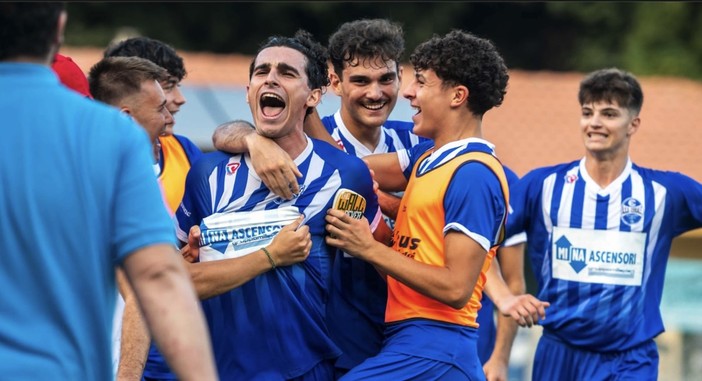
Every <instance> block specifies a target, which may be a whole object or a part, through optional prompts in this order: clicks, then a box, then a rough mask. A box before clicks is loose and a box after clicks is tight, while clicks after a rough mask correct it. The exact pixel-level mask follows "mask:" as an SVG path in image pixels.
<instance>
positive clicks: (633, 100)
mask: <svg viewBox="0 0 702 381" xmlns="http://www.w3.org/2000/svg"><path fill="white" fill-rule="evenodd" d="M578 101H579V102H580V105H584V104H586V103H591V102H599V101H606V102H617V104H619V106H621V107H625V108H628V109H629V110H632V111H634V113H636V114H638V113H639V112H640V111H641V106H642V105H643V91H642V90H641V85H640V84H639V81H638V80H636V77H634V75H633V74H631V73H629V72H626V71H623V70H619V69H617V68H609V69H600V70H596V71H593V72H592V73H590V74H588V75H587V76H586V77H585V78H584V79H583V80H582V82H580V90H579V91H578Z"/></svg>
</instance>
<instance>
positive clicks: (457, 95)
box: [451, 85, 470, 107]
mask: <svg viewBox="0 0 702 381" xmlns="http://www.w3.org/2000/svg"><path fill="white" fill-rule="evenodd" d="M469 93H470V92H469V91H468V88H467V87H465V86H463V85H458V86H454V87H453V89H452V91H451V106H452V107H458V106H461V105H463V104H464V103H466V102H468V95H469Z"/></svg>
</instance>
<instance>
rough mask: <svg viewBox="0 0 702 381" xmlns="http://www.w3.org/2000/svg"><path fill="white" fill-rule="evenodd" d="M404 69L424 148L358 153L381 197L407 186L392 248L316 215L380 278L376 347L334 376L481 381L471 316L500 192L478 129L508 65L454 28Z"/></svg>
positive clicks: (534, 309) (499, 175)
mask: <svg viewBox="0 0 702 381" xmlns="http://www.w3.org/2000/svg"><path fill="white" fill-rule="evenodd" d="M410 61H411V63H412V65H413V66H414V69H415V76H414V80H413V82H412V83H411V84H410V85H409V86H408V87H407V89H406V90H405V91H404V94H403V95H404V96H405V97H406V98H407V99H409V100H410V102H411V105H412V107H414V108H415V109H417V110H418V112H417V114H415V115H414V116H413V117H412V120H413V122H414V130H413V131H414V133H416V134H418V135H420V136H423V137H426V138H428V139H432V140H433V142H425V143H420V144H419V145H417V146H415V147H413V148H411V149H409V150H402V151H399V152H397V153H389V154H381V155H371V156H368V157H366V159H367V161H368V164H369V166H370V167H371V169H373V170H374V171H375V173H376V177H375V178H376V180H377V181H378V183H379V185H380V188H381V189H389V190H402V189H406V190H405V195H404V197H403V198H402V202H401V204H400V208H399V211H398V215H397V220H396V225H395V231H394V235H393V247H392V249H390V248H388V247H386V246H384V245H382V244H380V243H377V242H376V241H375V240H373V238H372V236H371V235H370V232H369V230H368V228H366V227H365V226H364V221H357V220H352V219H350V218H348V216H346V215H344V214H342V213H339V212H338V211H334V210H331V209H330V210H329V211H328V212H327V222H328V225H327V230H328V231H329V233H330V236H329V237H328V238H327V243H328V244H330V245H332V246H336V247H338V248H340V249H342V250H344V252H346V253H348V254H350V255H352V256H355V257H357V258H360V259H363V260H366V261H367V262H369V263H371V264H373V265H374V266H375V267H376V268H378V269H379V270H380V271H382V272H383V273H385V274H387V282H388V303H387V310H386V315H385V321H386V324H387V328H386V330H385V335H386V339H385V342H384V344H383V347H382V349H381V351H380V353H379V354H378V355H377V356H375V357H371V358H369V359H367V360H366V361H364V362H363V363H361V364H360V365H359V366H357V367H356V368H354V369H352V370H351V371H350V372H349V373H347V374H346V376H344V377H343V378H342V379H343V380H367V379H397V380H407V379H422V380H439V379H442V380H449V379H450V380H462V379H470V380H482V379H485V375H484V373H483V370H482V367H481V364H480V360H479V358H478V353H477V344H476V343H477V326H478V324H477V323H476V317H477V312H478V310H479V309H480V299H481V295H482V290H483V285H484V283H485V273H486V271H487V268H488V267H489V266H490V262H491V260H492V256H493V255H494V252H495V249H496V247H497V245H499V244H500V243H501V242H502V237H503V236H504V223H505V219H506V217H507V210H508V203H509V191H508V186H507V179H506V176H505V173H504V170H503V167H502V164H501V163H500V162H499V161H498V160H497V158H496V157H495V155H494V149H493V145H492V144H490V143H489V142H487V141H486V140H484V139H482V127H481V124H482V119H483V115H484V114H485V112H487V111H488V110H490V109H491V108H493V107H497V106H499V105H500V104H501V103H502V100H503V98H504V95H505V93H506V87H507V81H508V78H509V76H508V74H507V67H506V66H505V64H504V61H503V59H502V57H501V56H500V55H499V53H498V52H497V50H496V49H495V47H494V46H493V44H492V43H491V42H490V41H488V40H484V39H481V38H478V37H475V36H473V35H471V34H469V33H466V32H463V31H458V30H454V31H452V32H450V33H448V34H447V35H445V36H443V37H439V36H434V37H433V38H431V39H430V40H428V41H426V42H424V43H422V44H420V45H419V46H418V47H417V48H416V49H415V51H414V52H413V53H412V55H411V57H410ZM518 300H519V303H518V304H519V307H516V306H515V309H517V310H519V309H521V308H525V309H526V311H528V313H527V314H528V315H529V319H533V320H538V319H539V318H540V317H541V316H542V315H543V305H542V304H541V303H540V302H539V301H538V300H536V299H535V298H534V297H533V296H530V295H522V296H520V297H519V298H518Z"/></svg>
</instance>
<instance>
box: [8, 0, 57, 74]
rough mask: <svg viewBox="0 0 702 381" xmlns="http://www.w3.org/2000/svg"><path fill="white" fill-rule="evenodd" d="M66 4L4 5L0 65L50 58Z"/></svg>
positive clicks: (29, 3) (27, 3) (32, 3)
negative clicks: (23, 58)
mask: <svg viewBox="0 0 702 381" xmlns="http://www.w3.org/2000/svg"><path fill="white" fill-rule="evenodd" d="M64 9H65V3H63V2H52V3H34V2H26V3H5V2H2V3H0V61H5V60H8V59H10V58H14V57H18V56H30V57H36V58H45V57H46V58H48V57H49V53H50V50H51V43H52V40H53V39H54V37H56V30H57V29H56V28H57V27H58V20H59V16H60V15H61V12H63V11H64Z"/></svg>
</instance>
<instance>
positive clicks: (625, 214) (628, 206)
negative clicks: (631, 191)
mask: <svg viewBox="0 0 702 381" xmlns="http://www.w3.org/2000/svg"><path fill="white" fill-rule="evenodd" d="M643 214H644V207H643V204H642V203H641V201H639V200H637V199H635V198H633V197H628V198H626V199H625V200H624V201H622V222H623V223H625V224H627V225H634V224H636V223H638V222H639V221H641V219H642V218H643Z"/></svg>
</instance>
